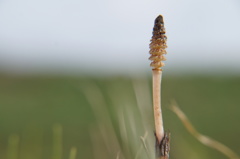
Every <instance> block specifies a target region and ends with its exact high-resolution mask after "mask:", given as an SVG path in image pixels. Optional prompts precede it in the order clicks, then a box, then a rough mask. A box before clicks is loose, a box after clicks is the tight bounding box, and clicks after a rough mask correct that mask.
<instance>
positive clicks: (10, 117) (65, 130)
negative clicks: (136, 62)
mask: <svg viewBox="0 0 240 159" xmlns="http://www.w3.org/2000/svg"><path fill="white" fill-rule="evenodd" d="M150 84H151V80H150V77H149V78H128V77H111V78H110V77H106V78H87V77H79V78H72V77H71V78H70V77H69V78H67V77H7V76H1V77H0V128H1V131H0V158H3V159H5V158H6V159H8V158H9V159H15V158H14V156H13V157H12V158H11V155H10V156H9V153H10V152H11V151H10V150H9V149H11V150H12V151H13V152H12V153H16V156H17V158H16V159H33V158H34V159H53V158H55V159H68V158H69V153H70V149H71V148H72V147H73V146H74V147H76V148H77V157H76V158H77V159H82V158H87V159H92V158H104V159H108V158H109V159H110V158H117V156H118V157H119V158H125V159H130V158H131V159H132V158H139V159H141V158H142V159H143V158H147V157H148V153H147V152H146V149H145V148H144V144H143V141H142V140H141V139H140V136H142V137H143V136H144V135H145V137H146V138H144V143H145V144H146V146H147V148H148V149H149V151H150V152H149V153H150V156H151V154H152V153H153V151H154V145H152V143H154V141H153V117H152V116H151V115H152V109H151V108H152V104H151V103H152V101H151V85H150ZM239 94H240V78H237V77H235V78H219V77H204V76H198V77H196V76H195V77H193V76H188V77H184V78H183V77H164V78H163V81H162V100H163V104H162V105H163V111H164V122H165V128H167V129H169V130H170V131H171V134H172V141H171V154H170V155H171V158H173V159H174V158H176V159H178V158H194V159H197V158H205V159H207V158H209V159H210V158H224V156H222V155H221V154H220V153H219V152H216V151H215V150H212V149H210V148H207V147H205V146H203V145H201V144H200V143H199V142H198V141H197V140H196V139H195V138H193V137H192V136H190V135H189V134H188V132H187V131H186V130H185V128H184V127H183V125H182V123H181V122H180V120H179V119H178V118H177V117H176V115H175V114H173V113H172V112H171V111H170V110H169V109H168V106H169V104H170V101H171V100H172V99H175V100H176V101H177V102H178V104H179V106H180V107H181V108H182V110H183V111H184V112H185V113H186V115H187V116H188V117H189V119H190V120H191V122H192V123H193V124H194V125H195V127H196V128H197V129H198V130H199V131H200V132H202V133H203V134H206V135H208V136H211V137H212V138H214V139H217V140H218V141H220V142H222V143H224V144H226V145H228V146H229V147H230V148H231V149H233V150H234V151H236V152H237V151H238V150H239V143H238V140H237V137H238V134H239V133H240V127H239V126H238V125H239V124H238V121H239V120H240V117H239V114H240V107H239V106H238V105H239V103H240V98H239ZM56 124H57V125H58V124H60V127H61V128H62V135H61V133H60V136H59V138H61V139H62V141H58V138H57V139H56V134H55V137H54V135H53V127H54V125H55V127H56ZM58 126H59V125H58ZM14 136H15V138H14ZM16 136H17V138H18V139H19V142H18V141H17V140H18V139H16ZM11 140H13V141H11ZM59 140H60V139H59ZM14 141H16V144H15V145H16V148H15V149H14V148H11V146H10V145H11V144H10V143H11V142H13V143H14ZM57 142H60V143H59V144H58V146H59V145H60V146H59V147H58V152H57V153H60V155H56V154H54V153H56V152H55V151H54V149H56V147H55V148H54V145H55V146H56V143H57ZM61 142H62V144H61ZM13 145H14V144H13ZM9 147H10V148H9ZM56 156H57V157H56Z"/></svg>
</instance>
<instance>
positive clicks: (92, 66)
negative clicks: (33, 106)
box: [0, 0, 240, 72]
mask: <svg viewBox="0 0 240 159" xmlns="http://www.w3.org/2000/svg"><path fill="white" fill-rule="evenodd" d="M159 14H162V15H163V16H164V20H165V27H166V31H167V36H168V49H167V51H168V54H167V55H166V57H167V61H166V62H165V64H166V66H165V68H164V69H167V70H178V69H193V70H194V69H198V70H201V69H202V70H206V69H208V70H211V69H213V70H214V69H222V68H227V69H235V70H239V72H240V31H239V30H240V2H239V1H238V0H181V1H179V0H101V1H99V0H21V1H19V0H1V1H0V72H1V70H2V71H12V72H22V71H23V72H28V71H34V70H43V71H49V70H52V71H59V70H65V71H70V70H73V71H80V72H81V71H86V70H91V71H93V72H94V71H95V70H96V71H109V72H111V71H113V70H116V71H119V72H124V71H129V72H131V71H136V70H138V71H143V70H144V71H145V70H146V71H147V70H148V69H149V70H150V67H149V63H150V61H149V60H148V57H149V53H148V52H149V47H148V45H149V41H150V39H151V36H152V28H153V22H154V19H155V18H156V17H157V16H158V15H159Z"/></svg>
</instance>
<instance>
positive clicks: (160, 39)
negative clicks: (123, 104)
mask: <svg viewBox="0 0 240 159" xmlns="http://www.w3.org/2000/svg"><path fill="white" fill-rule="evenodd" d="M166 41H167V37H166V35H165V28H164V21H163V17H162V15H159V16H158V17H157V18H156V19H155V23H154V28H153V36H152V39H151V43H150V52H149V53H150V54H151V56H150V58H149V60H152V62H151V64H150V66H151V67H153V69H152V77H153V110H154V121H155V131H156V132H155V136H156V157H157V158H160V159H168V158H169V133H164V128H163V120H162V110H161V78H162V69H161V67H162V66H164V63H163V62H162V61H165V60H166V58H165V57H164V56H163V55H164V54H166V53H167V52H166V48H167V45H166Z"/></svg>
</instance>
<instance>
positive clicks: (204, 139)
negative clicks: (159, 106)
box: [171, 102, 240, 159]
mask: <svg viewBox="0 0 240 159" xmlns="http://www.w3.org/2000/svg"><path fill="white" fill-rule="evenodd" d="M171 110H172V111H173V112H174V113H175V114H176V115H177V116H178V117H179V119H180V120H181V121H182V123H183V124H184V126H185V127H186V129H187V130H188V132H189V133H190V134H191V135H193V136H194V137H195V138H196V139H197V140H198V141H199V142H201V143H202V144H204V145H206V146H208V147H211V148H213V149H215V150H217V151H219V152H221V153H222V154H224V155H225V156H227V157H228V158H229V159H240V157H239V156H238V155H237V154H236V153H235V152H233V151H232V150H231V149H230V148H228V147H227V146H225V145H223V144H222V143H220V142H218V141H216V140H214V139H211V138H210V137H208V136H205V135H202V134H201V133H199V132H198V131H197V130H196V129H195V128H194V127H193V125H192V124H191V123H190V121H189V119H188V118H187V116H186V115H185V114H184V113H183V111H182V110H181V109H180V108H179V107H178V106H177V104H176V102H174V103H173V104H172V105H171Z"/></svg>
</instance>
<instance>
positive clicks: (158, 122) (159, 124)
mask: <svg viewBox="0 0 240 159" xmlns="http://www.w3.org/2000/svg"><path fill="white" fill-rule="evenodd" d="M152 76H153V78H152V80H153V81H152V86H153V112H154V121H155V133H156V138H157V140H158V142H159V143H160V142H161V140H162V139H163V137H164V129H163V120H162V110H161V79H162V71H161V70H159V69H153V70H152Z"/></svg>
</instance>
